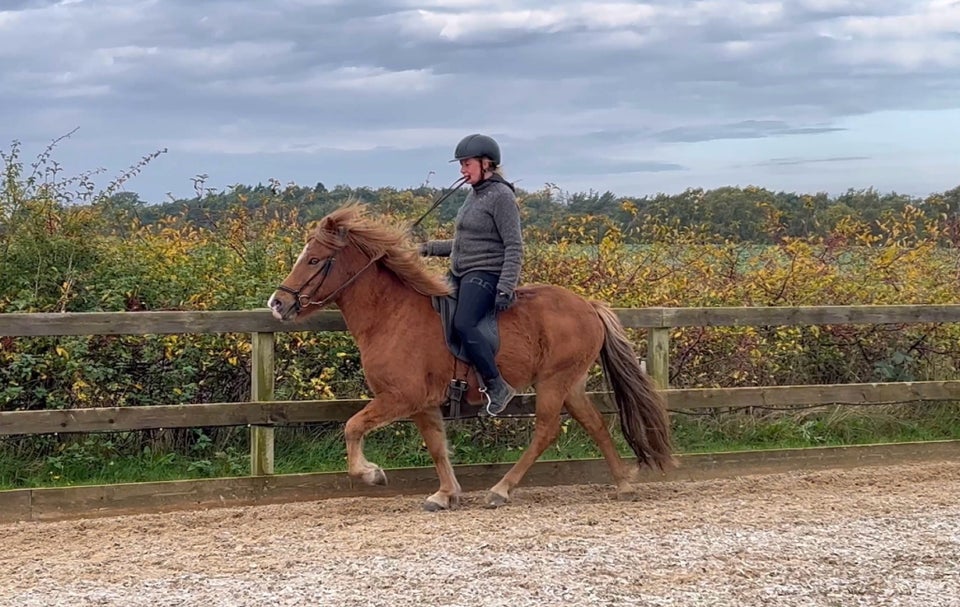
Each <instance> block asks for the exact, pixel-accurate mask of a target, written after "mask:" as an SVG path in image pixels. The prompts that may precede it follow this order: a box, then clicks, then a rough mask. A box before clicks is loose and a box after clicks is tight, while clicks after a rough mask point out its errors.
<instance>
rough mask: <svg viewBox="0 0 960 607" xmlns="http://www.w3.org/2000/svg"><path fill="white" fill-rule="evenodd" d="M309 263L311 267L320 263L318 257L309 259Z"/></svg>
mask: <svg viewBox="0 0 960 607" xmlns="http://www.w3.org/2000/svg"><path fill="white" fill-rule="evenodd" d="M309 263H310V265H311V266H315V265H317V264H318V263H320V258H319V257H311V258H310V262H309Z"/></svg>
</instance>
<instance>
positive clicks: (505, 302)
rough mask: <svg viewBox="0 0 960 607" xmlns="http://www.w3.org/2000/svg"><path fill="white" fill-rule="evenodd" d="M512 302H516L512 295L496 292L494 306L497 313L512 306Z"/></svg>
mask: <svg viewBox="0 0 960 607" xmlns="http://www.w3.org/2000/svg"><path fill="white" fill-rule="evenodd" d="M514 301H516V297H515V296H514V294H513V293H506V292H504V291H497V299H496V300H495V301H494V305H495V306H496V307H497V312H503V311H504V310H506V309H507V308H509V307H510V306H512V305H513V302H514Z"/></svg>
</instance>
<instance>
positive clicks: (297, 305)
mask: <svg viewBox="0 0 960 607" xmlns="http://www.w3.org/2000/svg"><path fill="white" fill-rule="evenodd" d="M380 257H382V255H381V256H379V257H371V258H370V260H369V261H367V263H366V264H364V266H363V267H362V268H360V269H359V270H358V271H357V272H356V273H355V274H354V275H353V276H351V277H350V278H348V279H347V280H345V281H344V282H343V284H341V285H340V286H339V287H337V288H336V289H334V290H333V291H332V292H331V293H330V294H329V295H327V296H326V297H324V298H323V299H321V300H318V301H314V300H313V296H314V294H315V293H316V292H317V291H319V290H320V287H322V286H323V283H324V282H326V280H327V277H328V276H330V270H332V269H333V263H334V262H335V261H336V260H337V254H336V253H334V254H333V255H331V256H330V257H327V258H326V259H324V260H323V264H322V265H321V266H320V267H319V268H317V271H316V272H314V273H313V274H311V275H310V277H309V278H307V279H306V280H305V281H304V282H303V284H302V285H300V287H299V288H297V289H291V288H290V287H287V286H284V285H280V286H278V287H277V290H278V291H283V292H284V293H288V294H290V295H293V302H294V310H295V311H297V312H299V311H300V310H302V309H303V308H306V307H307V306H320V307H321V308H322V307H323V306H325V305H327V304H328V303H330V302H331V301H333V300H334V299H336V297H337V295H339V294H340V293H341V292H343V290H344V289H346V288H347V287H349V286H350V285H351V284H353V281H355V280H356V279H357V278H359V277H360V275H361V274H363V272H364V270H366V269H367V268H369V267H370V266H372V265H373V264H374V263H376V261H377V260H379V259H380ZM317 276H319V277H320V282H319V283H318V284H317V286H316V287H314V288H313V289H311V290H310V292H309V293H304V290H305V289H306V288H307V285H309V284H310V283H311V282H313V280H314V279H315V278H316V277H317Z"/></svg>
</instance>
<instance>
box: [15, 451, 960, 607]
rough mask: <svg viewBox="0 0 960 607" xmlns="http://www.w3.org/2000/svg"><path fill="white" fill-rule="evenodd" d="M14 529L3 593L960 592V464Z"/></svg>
mask: <svg viewBox="0 0 960 607" xmlns="http://www.w3.org/2000/svg"><path fill="white" fill-rule="evenodd" d="M643 488H644V496H643V497H642V498H641V499H640V500H639V501H635V502H628V503H623V502H617V501H615V500H613V499H611V497H612V488H611V487H608V486H578V487H558V488H526V489H525V488H523V487H521V488H519V489H517V491H516V493H515V495H514V501H513V502H511V503H510V504H509V505H507V506H506V507H504V508H501V509H499V510H486V509H484V508H482V507H481V498H482V494H481V493H471V494H468V495H467V499H466V502H465V503H464V504H463V506H462V507H461V508H460V509H459V510H457V511H454V512H444V513H439V514H430V513H427V512H423V511H421V510H420V509H419V508H420V501H421V498H422V497H423V496H416V497H391V498H371V497H366V498H348V499H332V500H325V501H318V502H308V503H296V504H285V505H269V506H257V507H243V508H222V509H212V510H206V511H197V512H181V513H172V514H171V513H167V514H145V515H136V516H120V517H112V518H99V519H89V520H82V521H60V522H48V523H36V522H31V523H15V524H9V525H2V526H0V538H2V539H3V541H2V544H0V546H2V554H0V605H2V606H7V605H10V606H14V605H16V606H18V607H33V606H41V605H42V606H49V605H71V606H87V605H123V606H125V607H134V606H148V605H149V606H173V605H178V606H179V605H202V606H204V607H215V606H221V605H223V606H227V605H229V606H247V605H250V606H253V605H257V606H260V605H282V606H287V605H330V606H344V605H358V606H359V605H363V606H381V605H382V606H395V605H444V606H461V605H462V606H470V607H476V606H484V605H509V606H511V607H522V606H527V605H531V606H532V605H536V606H547V605H565V606H566V605H602V606H606V605H650V606H654V605H657V606H659V605H683V606H690V605H711V606H719V605H731V606H732V605H736V606H739V607H745V606H752V605H763V606H779V605H791V606H792V605H802V606H805V607H806V606H820V605H823V606H826V605H843V606H845V607H846V606H854V605H885V606H886V605H901V606H908V605H917V606H920V605H923V606H924V607H929V606H960V462H958V463H940V464H922V465H910V466H897V467H884V468H879V467H878V468H858V469H853V470H844V471H839V470H838V471H829V472H813V473H790V474H775V475H761V476H750V477H741V478H735V479H725V480H712V481H699V482H690V481H684V482H663V483H652V484H649V485H644V487H643Z"/></svg>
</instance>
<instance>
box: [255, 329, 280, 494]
mask: <svg viewBox="0 0 960 607" xmlns="http://www.w3.org/2000/svg"><path fill="white" fill-rule="evenodd" d="M250 341H251V345H252V346H253V347H252V350H251V353H250V356H251V367H250V400H251V401H270V400H273V383H274V381H273V355H274V348H273V346H274V334H273V333H252V334H251V335H250ZM264 474H273V427H272V426H250V475H251V476H262V475H264Z"/></svg>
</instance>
